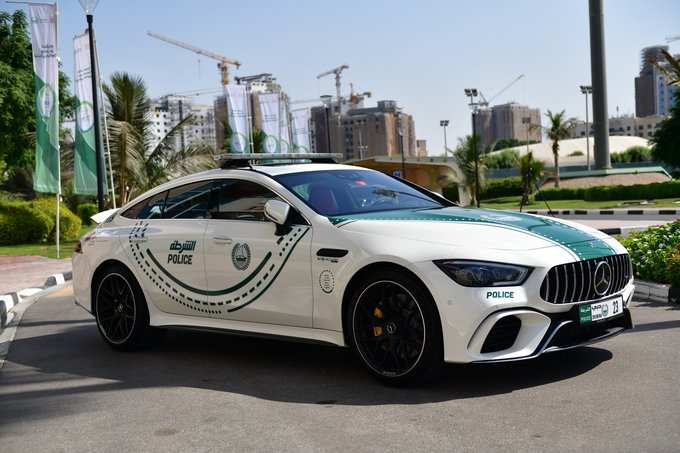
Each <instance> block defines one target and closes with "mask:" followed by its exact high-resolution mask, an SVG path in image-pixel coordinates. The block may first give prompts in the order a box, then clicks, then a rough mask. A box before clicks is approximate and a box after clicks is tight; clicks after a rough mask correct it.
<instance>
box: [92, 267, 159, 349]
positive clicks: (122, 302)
mask: <svg viewBox="0 0 680 453" xmlns="http://www.w3.org/2000/svg"><path fill="white" fill-rule="evenodd" d="M94 287H95V288H96V289H95V291H94V304H93V307H92V308H93V309H94V315H95V318H96V320H97V327H98V328H99V333H100V334H101V336H102V338H103V339H104V341H105V342H106V343H108V344H109V345H110V346H111V347H113V348H115V349H120V350H133V349H137V348H138V347H140V346H142V344H143V342H144V340H145V339H146V338H147V334H148V333H149V330H150V329H149V311H148V308H147V306H146V300H145V299H144V295H143V293H142V290H141V288H140V287H139V284H138V283H137V281H136V280H135V278H134V276H133V275H132V273H131V272H130V271H129V270H127V269H126V268H124V267H123V266H118V265H112V266H110V267H109V268H107V269H106V270H105V271H104V273H103V274H102V275H101V277H100V278H98V279H97V281H96V282H95V285H94Z"/></svg>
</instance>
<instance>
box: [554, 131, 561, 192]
mask: <svg viewBox="0 0 680 453" xmlns="http://www.w3.org/2000/svg"><path fill="white" fill-rule="evenodd" d="M552 149H553V156H554V158H555V187H556V188H559V187H560V154H559V153H560V145H559V143H558V142H557V141H554V142H553V146H552Z"/></svg>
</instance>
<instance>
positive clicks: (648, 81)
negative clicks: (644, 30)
mask: <svg viewBox="0 0 680 453" xmlns="http://www.w3.org/2000/svg"><path fill="white" fill-rule="evenodd" d="M663 50H665V51H666V52H668V46H651V47H645V48H644V49H642V52H641V58H640V59H641V62H640V75H639V76H638V77H636V78H635V116H637V117H644V116H650V115H668V112H669V110H670V108H671V107H672V106H673V97H674V96H677V95H678V88H676V87H672V86H669V85H668V78H667V77H666V75H664V73H663V72H662V71H661V70H660V69H659V67H658V66H657V64H660V65H661V66H665V65H666V63H665V58H664V57H663V54H662V53H661V51H663ZM675 57H676V58H679V57H680V55H675Z"/></svg>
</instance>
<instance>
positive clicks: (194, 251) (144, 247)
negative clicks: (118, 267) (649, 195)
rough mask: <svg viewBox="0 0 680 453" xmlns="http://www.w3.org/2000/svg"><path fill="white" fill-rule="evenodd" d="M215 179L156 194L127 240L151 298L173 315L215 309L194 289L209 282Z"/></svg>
mask: <svg viewBox="0 0 680 453" xmlns="http://www.w3.org/2000/svg"><path fill="white" fill-rule="evenodd" d="M210 189H211V183H210V182H209V181H202V182H197V183H192V184H186V185H182V186H179V187H175V188H173V189H170V190H168V191H166V192H164V193H163V194H159V195H158V196H155V197H152V199H150V201H149V203H147V204H148V206H147V207H145V208H143V209H141V210H140V212H139V214H138V215H137V218H138V220H139V221H138V222H137V224H136V225H135V226H134V228H133V229H132V231H131V234H130V237H129V238H128V241H127V247H128V248H129V252H130V256H131V258H132V260H131V262H132V264H133V265H134V266H136V268H137V269H136V270H137V274H138V275H139V276H140V278H142V279H143V280H144V286H145V289H146V290H147V293H148V294H149V295H150V297H151V301H152V302H153V303H154V304H155V305H156V306H157V307H158V308H159V309H160V310H162V311H164V312H167V313H175V314H185V315H187V314H188V315H197V314H202V313H207V312H208V311H210V308H209V305H206V304H204V303H203V302H205V298H202V297H200V296H201V294H200V293H199V294H196V293H195V292H194V290H198V291H201V290H203V289H204V288H205V286H206V276H205V244H204V233H205V229H206V226H207V222H208V220H207V218H206V217H207V215H208V205H209V201H210Z"/></svg>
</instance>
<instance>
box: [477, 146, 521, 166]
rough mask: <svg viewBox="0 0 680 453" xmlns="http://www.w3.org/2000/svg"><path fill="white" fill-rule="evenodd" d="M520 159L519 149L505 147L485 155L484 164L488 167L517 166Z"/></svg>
mask: <svg viewBox="0 0 680 453" xmlns="http://www.w3.org/2000/svg"><path fill="white" fill-rule="evenodd" d="M518 161H519V151H517V150H516V149H504V150H503V151H499V152H497V153H493V154H487V155H485V156H484V164H486V166H487V167H488V168H515V167H516V166H517V162H518Z"/></svg>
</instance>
